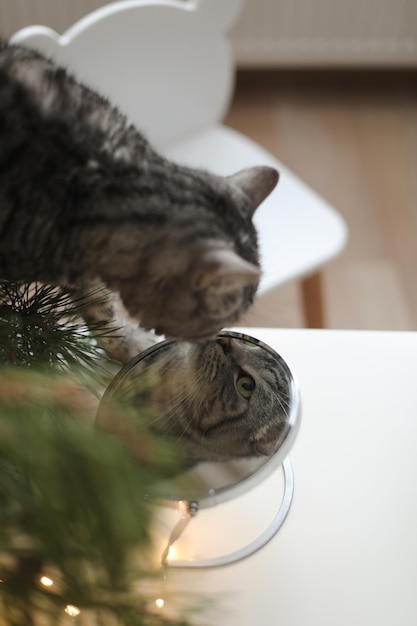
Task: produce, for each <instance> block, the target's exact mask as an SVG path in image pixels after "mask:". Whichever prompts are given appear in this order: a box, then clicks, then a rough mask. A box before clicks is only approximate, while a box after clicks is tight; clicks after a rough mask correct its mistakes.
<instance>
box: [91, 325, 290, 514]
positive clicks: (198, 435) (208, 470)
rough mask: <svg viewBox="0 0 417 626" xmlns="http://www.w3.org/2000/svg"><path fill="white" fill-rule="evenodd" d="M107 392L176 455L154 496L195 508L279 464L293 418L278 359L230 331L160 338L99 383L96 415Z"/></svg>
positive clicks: (286, 372)
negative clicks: (176, 463)
mask: <svg viewBox="0 0 417 626" xmlns="http://www.w3.org/2000/svg"><path fill="white" fill-rule="evenodd" d="M115 395H117V396H120V397H121V398H123V400H127V401H128V402H129V404H130V405H131V406H133V407H134V408H135V409H137V414H138V417H140V416H144V415H145V416H146V420H147V425H148V427H150V429H151V430H154V431H155V432H156V433H157V434H158V435H162V436H163V437H164V438H165V439H166V441H167V442H168V445H170V446H172V447H173V448H174V449H175V450H177V451H178V452H179V453H180V455H181V458H182V459H183V461H184V465H183V469H182V470H181V471H179V472H178V474H177V475H176V476H174V477H172V478H171V479H170V480H169V481H168V480H167V481H165V482H164V483H163V484H161V497H162V498H164V499H166V500H174V501H179V500H182V501H187V502H196V503H198V508H205V507H208V506H212V505H214V504H218V503H220V502H224V501H225V500H229V499H230V498H232V497H235V496H236V495H239V494H241V493H243V492H245V491H247V490H248V489H250V488H251V487H253V486H254V485H255V484H257V483H259V481H261V480H262V479H263V478H264V477H266V476H267V475H269V474H270V473H271V472H272V471H273V470H274V469H275V468H277V467H278V466H279V465H281V464H282V462H283V460H284V458H285V457H286V455H287V453H288V451H289V449H290V447H291V445H292V444H293V442H294V439H295V436H296V433H297V429H298V425H299V419H300V399H299V393H298V389H297V385H296V383H295V380H294V377H293V375H292V373H291V371H290V369H289V367H288V365H287V364H286V362H285V361H284V359H283V358H282V357H281V356H280V355H279V354H277V352H276V351H275V350H273V349H272V348H271V347H270V346H268V345H266V344H264V343H263V342H261V341H259V340H258V339H255V338H254V337H250V336H248V335H245V334H242V333H237V332H232V331H227V332H222V333H220V334H219V335H218V337H217V339H216V340H214V341H211V342H208V343H201V344H198V343H189V342H177V341H171V340H169V341H162V342H161V343H158V344H156V345H155V346H153V347H152V348H149V349H148V350H145V351H144V352H142V353H141V354H139V355H138V356H137V357H136V358H135V359H133V360H132V361H131V362H130V363H129V364H128V365H126V366H125V367H123V368H122V369H121V370H120V372H119V373H118V374H117V376H116V377H115V378H114V380H113V381H112V383H111V384H110V386H109V387H108V389H107V390H106V393H105V394H104V396H103V399H102V401H101V404H100V407H99V410H98V414H97V421H98V423H100V419H101V411H100V408H101V407H102V406H103V405H104V404H105V403H106V402H107V401H108V400H109V398H113V397H114V396H115Z"/></svg>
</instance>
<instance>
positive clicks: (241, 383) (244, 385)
mask: <svg viewBox="0 0 417 626" xmlns="http://www.w3.org/2000/svg"><path fill="white" fill-rule="evenodd" d="M255 387H256V383H255V381H254V380H253V378H252V376H247V375H246V374H245V375H244V376H239V378H238V379H237V381H236V389H237V391H238V392H239V393H240V395H241V396H242V397H243V398H245V399H246V400H249V398H250V397H251V395H252V394H253V392H254V391H255Z"/></svg>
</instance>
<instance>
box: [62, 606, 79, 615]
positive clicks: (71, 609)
mask: <svg viewBox="0 0 417 626" xmlns="http://www.w3.org/2000/svg"><path fill="white" fill-rule="evenodd" d="M64 611H65V613H66V614H67V615H69V616H70V617H78V616H79V614H80V613H81V611H80V609H79V608H78V606H74V605H73V604H67V606H66V607H65V609H64Z"/></svg>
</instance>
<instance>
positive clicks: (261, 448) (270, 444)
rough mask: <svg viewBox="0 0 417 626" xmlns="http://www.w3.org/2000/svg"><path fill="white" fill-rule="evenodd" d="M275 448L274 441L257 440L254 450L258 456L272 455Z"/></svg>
mask: <svg viewBox="0 0 417 626" xmlns="http://www.w3.org/2000/svg"><path fill="white" fill-rule="evenodd" d="M275 450H276V442H275V441H257V442H256V444H255V451H256V453H257V454H259V455H260V456H272V455H273V453H274V452H275Z"/></svg>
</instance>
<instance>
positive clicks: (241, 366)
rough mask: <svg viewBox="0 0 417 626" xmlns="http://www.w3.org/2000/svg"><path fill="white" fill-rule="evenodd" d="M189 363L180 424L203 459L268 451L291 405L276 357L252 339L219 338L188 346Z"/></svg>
mask: <svg viewBox="0 0 417 626" xmlns="http://www.w3.org/2000/svg"><path fill="white" fill-rule="evenodd" d="M190 363H191V368H192V369H193V370H195V377H194V378H192V379H190V382H189V391H190V403H189V410H187V417H188V420H189V421H188V423H187V424H183V425H184V427H186V428H187V433H188V437H189V438H190V437H192V438H194V442H195V443H196V444H197V446H199V449H200V451H201V453H202V454H206V455H207V456H206V458H207V460H225V459H228V458H238V457H245V456H259V455H270V454H272V453H273V452H274V450H275V446H276V442H277V440H278V438H279V437H280V435H281V434H282V431H283V428H284V425H285V421H286V418H287V417H288V408H289V406H288V403H289V395H288V382H287V381H286V380H285V378H284V376H283V375H282V373H281V372H280V370H279V368H278V363H277V360H276V357H275V356H274V355H273V354H271V353H269V352H267V351H266V350H265V349H264V348H262V347H260V346H257V345H255V344H253V343H252V342H245V341H244V340H242V339H236V338H231V337H220V338H218V339H217V340H216V341H214V342H210V343H208V344H206V345H202V346H197V345H191V346H190ZM197 390H198V391H197ZM195 449H196V450H197V449H198V448H195ZM203 451H204V452H203Z"/></svg>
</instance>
